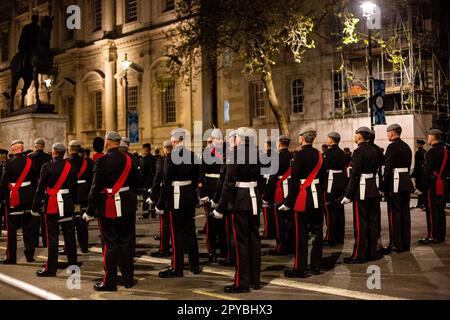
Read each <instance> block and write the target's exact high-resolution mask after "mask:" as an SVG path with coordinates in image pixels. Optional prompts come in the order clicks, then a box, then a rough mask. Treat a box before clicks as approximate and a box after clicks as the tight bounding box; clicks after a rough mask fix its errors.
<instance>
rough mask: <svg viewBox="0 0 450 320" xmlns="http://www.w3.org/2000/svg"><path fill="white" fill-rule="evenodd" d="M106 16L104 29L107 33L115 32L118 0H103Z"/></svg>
mask: <svg viewBox="0 0 450 320" xmlns="http://www.w3.org/2000/svg"><path fill="white" fill-rule="evenodd" d="M102 4H103V8H105V9H104V11H103V12H104V17H103V31H104V33H105V34H109V33H111V32H114V30H115V28H116V0H103V3H102Z"/></svg>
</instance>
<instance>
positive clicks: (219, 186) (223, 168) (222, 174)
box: [212, 142, 235, 203]
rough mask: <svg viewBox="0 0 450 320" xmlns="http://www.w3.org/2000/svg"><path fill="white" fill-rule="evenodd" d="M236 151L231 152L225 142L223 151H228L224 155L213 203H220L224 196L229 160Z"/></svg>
mask: <svg viewBox="0 0 450 320" xmlns="http://www.w3.org/2000/svg"><path fill="white" fill-rule="evenodd" d="M234 149H235V148H233V149H232V150H230V149H229V148H227V144H226V143H225V142H224V144H223V150H226V152H225V153H224V154H223V164H222V165H221V166H220V172H219V174H220V177H219V181H218V182H217V187H216V191H215V193H214V196H213V197H212V201H214V202H215V203H219V201H220V197H221V196H222V189H223V184H224V182H225V176H226V174H227V159H228V158H229V157H231V156H232V154H233V152H234Z"/></svg>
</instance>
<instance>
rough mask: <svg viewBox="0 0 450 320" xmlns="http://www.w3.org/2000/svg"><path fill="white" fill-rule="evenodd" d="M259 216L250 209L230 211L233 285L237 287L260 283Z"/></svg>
mask: <svg viewBox="0 0 450 320" xmlns="http://www.w3.org/2000/svg"><path fill="white" fill-rule="evenodd" d="M259 218H260V217H259V214H258V215H254V214H253V212H252V211H240V212H234V213H231V228H232V231H233V240H234V245H235V268H236V274H235V285H236V286H237V287H239V288H247V287H249V286H250V285H253V286H259V285H260V277H261V238H260V235H259V223H260V221H259Z"/></svg>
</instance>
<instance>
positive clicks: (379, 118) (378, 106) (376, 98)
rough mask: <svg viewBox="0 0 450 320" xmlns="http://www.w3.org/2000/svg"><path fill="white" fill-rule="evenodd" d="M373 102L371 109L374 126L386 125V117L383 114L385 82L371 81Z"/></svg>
mask: <svg viewBox="0 0 450 320" xmlns="http://www.w3.org/2000/svg"><path fill="white" fill-rule="evenodd" d="M373 89H374V90H373V101H372V109H373V115H374V117H375V124H376V125H378V124H386V115H385V113H384V98H385V97H386V81H385V80H377V79H374V80H373Z"/></svg>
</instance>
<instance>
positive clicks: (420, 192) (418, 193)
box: [414, 189, 423, 196]
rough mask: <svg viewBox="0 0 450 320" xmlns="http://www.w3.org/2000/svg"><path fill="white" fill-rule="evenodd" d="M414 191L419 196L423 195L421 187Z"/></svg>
mask: <svg viewBox="0 0 450 320" xmlns="http://www.w3.org/2000/svg"><path fill="white" fill-rule="evenodd" d="M414 193H415V194H417V195H418V196H421V195H423V192H422V191H420V190H419V189H416V191H415V192H414Z"/></svg>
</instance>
